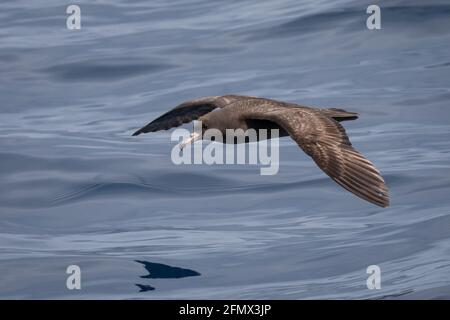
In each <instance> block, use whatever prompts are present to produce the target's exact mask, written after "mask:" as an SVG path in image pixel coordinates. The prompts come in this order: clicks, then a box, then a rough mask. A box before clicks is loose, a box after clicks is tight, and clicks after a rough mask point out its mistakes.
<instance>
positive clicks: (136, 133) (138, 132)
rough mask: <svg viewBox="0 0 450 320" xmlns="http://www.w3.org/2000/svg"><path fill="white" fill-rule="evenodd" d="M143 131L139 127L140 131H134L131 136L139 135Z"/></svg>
mask: <svg viewBox="0 0 450 320" xmlns="http://www.w3.org/2000/svg"><path fill="white" fill-rule="evenodd" d="M141 133H142V131H141V130H140V129H139V130H138V131H136V132H135V133H133V134H132V135H131V136H133V137H135V136H138V135H140V134H141Z"/></svg>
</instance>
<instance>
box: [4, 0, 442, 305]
mask: <svg viewBox="0 0 450 320" xmlns="http://www.w3.org/2000/svg"><path fill="white" fill-rule="evenodd" d="M70 4H73V3H72V1H61V0H45V1H44V0H37V1H27V0H2V3H1V9H0V119H1V120H0V298H3V299H19V298H25V299H55V298H57V299H61V298H63V299H85V298H93V299H97V298H106V299H163V298H168V299H176V298H182V299H188V298H192V299H196V298H207V299H240V298H246V299H264V298H273V299H315V298H324V299H343V298H345V299H413V298H425V299H429V298H445V299H450V126H449V125H450V104H449V100H450V3H449V2H448V1H414V0H413V1H406V0H405V1H398V0H389V1H366V0H354V1H353V0H352V1H347V0H342V1H325V0H323V1H318V0H301V1H300V0H283V1H269V0H261V1H254V0H253V1H249V0H239V1H225V0H220V1H210V0H174V1H162V0H152V1H147V0H146V1H144V0H142V1H126V0H108V1H103V0H97V1H91V0H89V1H88V0H78V1H76V4H78V5H79V6H80V7H81V30H68V29H67V27H66V18H67V17H68V16H69V15H68V14H67V13H66V7H67V6H68V5H70ZM370 4H377V5H379V6H380V7H381V29H380V30H368V29H367V27H366V19H367V17H368V16H369V15H368V14H367V13H366V9H367V7H368V6H369V5H370ZM227 93H236V94H246V95H255V96H262V97H267V98H274V99H280V100H285V101H291V102H296V103H299V104H303V105H309V106H318V107H338V108H344V109H347V110H349V111H355V112H358V113H360V118H359V119H358V120H357V121H348V122H344V123H343V125H344V126H345V128H346V130H347V132H348V134H349V136H350V138H351V140H352V142H353V145H354V146H355V147H356V148H357V149H358V150H360V151H361V152H362V153H363V154H364V155H366V156H367V157H368V158H369V159H370V160H371V161H372V162H373V163H374V164H375V165H376V166H377V167H378V168H379V170H380V171H381V172H382V175H383V176H384V178H385V180H386V183H387V185H388V187H389V190H390V195H391V206H390V207H389V208H386V209H383V208H379V207H377V206H374V205H372V204H370V203H367V202H365V201H363V200H360V199H359V198H357V197H356V196H354V195H352V194H351V193H349V192H347V191H345V190H343V189H342V188H340V187H339V186H337V185H336V184H335V183H334V182H333V181H332V180H331V179H329V178H328V177H327V176H326V175H325V174H324V173H323V172H322V171H321V170H319V169H318V168H317V167H316V165H315V164H314V162H313V161H312V160H311V159H310V158H309V157H308V156H307V155H306V154H304V153H303V152H302V151H301V150H300V149H299V148H298V147H297V145H296V144H295V143H294V142H293V141H292V140H290V139H289V138H282V139H280V162H279V165H280V170H279V173H278V174H277V175H273V176H262V175H260V171H259V169H260V166H258V165H206V164H203V165H175V164H173V163H172V161H171V157H170V155H171V151H172V148H174V146H175V145H176V142H172V141H171V140H170V132H158V133H154V134H146V135H141V136H139V137H132V136H131V134H132V133H133V132H134V131H135V130H136V129H138V128H140V127H141V126H143V125H145V124H146V123H148V122H149V121H151V120H152V119H154V118H156V117H157V116H159V115H160V114H162V113H163V112H165V111H166V110H168V109H169V108H172V107H174V106H176V105H177V104H179V103H180V102H182V101H184V100H188V99H193V98H197V97H200V96H210V95H222V94H227ZM184 127H185V128H187V129H191V127H192V125H191V124H188V125H185V126H184ZM70 265H77V266H79V268H80V270H81V289H80V290H76V289H75V290H69V289H68V288H67V287H66V280H67V278H68V277H69V275H68V274H67V273H66V270H67V268H68V266H70ZM370 265H377V266H379V267H380V270H381V289H374V290H369V289H368V288H367V286H366V280H367V278H368V277H369V274H367V272H366V271H367V267H368V266H370Z"/></svg>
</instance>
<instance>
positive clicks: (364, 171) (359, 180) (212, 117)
mask: <svg viewBox="0 0 450 320" xmlns="http://www.w3.org/2000/svg"><path fill="white" fill-rule="evenodd" d="M213 110H214V112H212V111H213ZM357 118H358V114H357V113H354V112H347V111H345V110H342V109H334V108H331V109H319V108H311V107H305V106H300V105H297V104H293V103H286V102H281V101H276V100H271V99H264V98H256V97H248V96H240V95H225V96H215V97H205V98H201V99H197V100H192V101H187V102H184V103H182V104H180V105H179V106H177V107H175V108H174V109H172V110H170V111H168V112H166V113H165V114H163V115H162V116H160V117H159V118H157V119H155V120H154V121H152V122H150V123H149V124H148V125H146V126H145V127H143V128H141V129H139V130H138V131H136V132H135V133H134V134H133V135H134V136H136V135H139V134H141V133H146V132H155V131H159V130H167V129H170V128H173V127H178V126H180V125H181V124H183V123H187V122H191V121H193V120H197V119H198V120H201V121H202V123H203V124H204V125H205V128H215V129H219V130H220V131H222V132H223V133H225V130H226V129H238V128H241V129H243V130H244V131H245V130H247V129H250V128H253V129H256V130H257V129H260V128H268V129H272V128H277V129H279V130H280V136H286V135H289V136H290V137H291V138H292V139H293V140H294V141H295V142H296V143H297V144H298V145H299V146H300V148H302V149H303V151H305V152H306V154H308V155H309V156H311V157H312V158H313V160H314V161H315V162H316V164H317V165H318V166H319V168H321V169H322V170H323V171H324V172H325V173H326V174H327V175H328V176H330V177H331V178H332V179H333V180H334V181H336V182H337V183H338V184H339V185H341V186H342V187H344V188H345V189H347V190H348V191H350V192H352V193H354V194H355V195H357V196H358V197H360V198H362V199H364V200H367V201H369V202H371V203H374V204H376V205H379V206H381V207H387V206H389V195H388V190H387V187H386V185H385V183H384V180H383V178H382V177H381V175H380V172H379V171H378V170H377V169H376V168H375V166H374V165H373V164H372V163H371V162H370V161H369V160H368V159H366V158H365V157H364V156H363V155H362V154H360V153H359V152H358V151H357V150H355V149H354V148H353V147H352V144H351V142H350V140H349V138H348V136H347V134H346V132H345V129H344V128H343V127H342V126H341V124H340V123H339V122H340V121H345V120H354V119H357Z"/></svg>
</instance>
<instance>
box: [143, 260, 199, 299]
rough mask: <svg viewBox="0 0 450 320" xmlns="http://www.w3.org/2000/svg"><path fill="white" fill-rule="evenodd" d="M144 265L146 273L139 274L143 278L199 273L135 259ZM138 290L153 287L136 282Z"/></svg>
mask: <svg viewBox="0 0 450 320" xmlns="http://www.w3.org/2000/svg"><path fill="white" fill-rule="evenodd" d="M135 261H136V262H137V263H140V264H142V265H143V266H144V268H145V270H146V271H147V272H148V274H146V275H144V276H140V277H141V278H143V279H180V278H186V277H195V276H200V275H201V274H200V273H199V272H197V271H195V270H191V269H184V268H180V267H172V266H169V265H167V264H162V263H155V262H149V261H141V260H135ZM136 286H137V287H138V288H139V292H146V291H153V290H155V288H154V287H152V286H150V285H146V284H138V283H136Z"/></svg>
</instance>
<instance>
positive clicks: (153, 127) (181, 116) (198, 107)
mask: <svg viewBox="0 0 450 320" xmlns="http://www.w3.org/2000/svg"><path fill="white" fill-rule="evenodd" d="M237 97H238V96H223V97H221V96H214V97H205V98H200V99H196V100H191V101H186V102H183V103H182V104H180V105H178V106H176V107H175V108H173V109H172V110H170V111H168V112H166V113H164V114H163V115H162V116H160V117H158V118H156V119H155V120H153V121H152V122H150V123H149V124H147V125H146V126H145V127H143V128H141V129H139V130H137V131H136V132H135V133H133V136H137V135H139V134H141V133H147V132H155V131H159V130H168V129H170V128H175V127H178V126H180V125H182V124H183V123H188V122H191V121H193V120H196V119H198V118H200V117H201V116H203V115H205V114H207V113H209V112H211V111H213V110H214V109H216V108H223V107H225V106H226V105H228V104H229V103H231V102H233V101H235V99H237Z"/></svg>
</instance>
